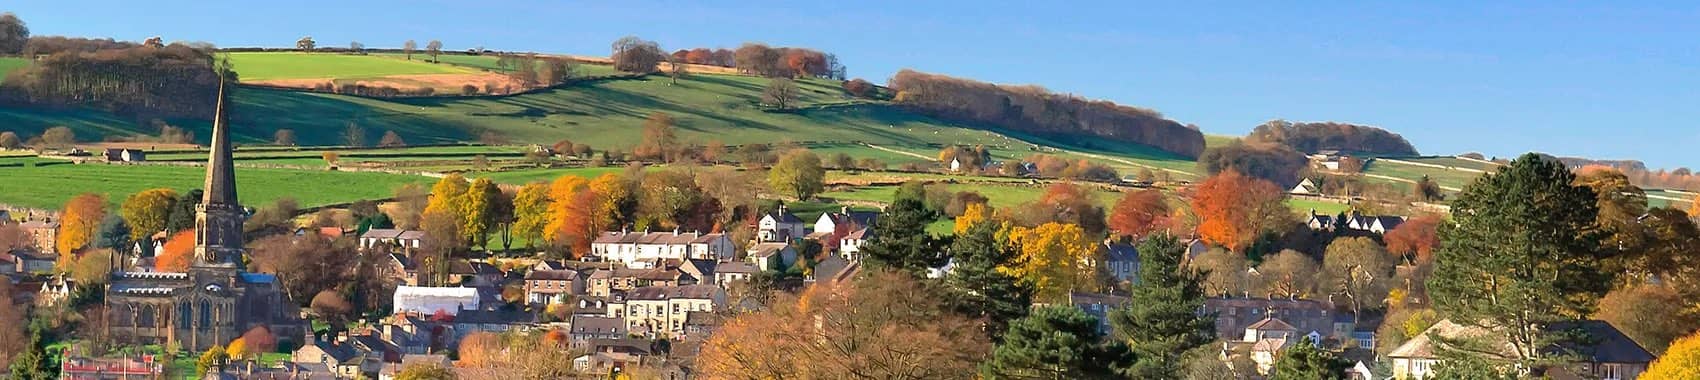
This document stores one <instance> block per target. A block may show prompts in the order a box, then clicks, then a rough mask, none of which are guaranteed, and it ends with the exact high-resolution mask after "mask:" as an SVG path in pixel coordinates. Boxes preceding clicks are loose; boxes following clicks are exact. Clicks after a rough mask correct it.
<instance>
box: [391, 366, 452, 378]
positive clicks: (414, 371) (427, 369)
mask: <svg viewBox="0 0 1700 380" xmlns="http://www.w3.org/2000/svg"><path fill="white" fill-rule="evenodd" d="M457 378H458V377H457V376H455V372H454V370H451V369H449V368H444V367H443V366H441V365H437V364H432V363H413V364H408V365H407V366H406V367H402V368H401V371H400V372H397V373H396V375H395V379H396V380H455V379H457Z"/></svg>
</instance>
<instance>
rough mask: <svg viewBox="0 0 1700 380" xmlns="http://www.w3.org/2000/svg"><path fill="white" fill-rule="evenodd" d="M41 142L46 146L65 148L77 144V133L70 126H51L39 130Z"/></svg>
mask: <svg viewBox="0 0 1700 380" xmlns="http://www.w3.org/2000/svg"><path fill="white" fill-rule="evenodd" d="M41 143H42V145H43V146H45V147H47V148H54V149H65V148H70V147H71V146H72V145H76V144H77V133H76V132H74V131H72V130H71V128H70V127H53V128H48V129H47V130H46V131H42V132H41Z"/></svg>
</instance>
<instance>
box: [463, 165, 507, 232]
mask: <svg viewBox="0 0 1700 380" xmlns="http://www.w3.org/2000/svg"><path fill="white" fill-rule="evenodd" d="M501 192H502V190H501V189H498V188H496V183H495V182H492V181H490V179H489V178H479V179H477V180H473V181H472V185H471V186H470V187H468V188H467V189H466V194H463V195H462V197H463V198H464V199H462V200H461V203H460V205H461V207H462V213H461V217H462V218H463V219H462V221H463V223H464V224H463V225H462V227H461V231H462V232H464V233H465V234H466V239H467V240H470V241H476V242H479V243H483V242H484V240H485V239H484V238H485V237H486V236H489V233H490V224H491V223H492V221H493V220H494V218H495V211H496V210H495V204H496V201H497V200H496V197H498V196H500V195H501Z"/></svg>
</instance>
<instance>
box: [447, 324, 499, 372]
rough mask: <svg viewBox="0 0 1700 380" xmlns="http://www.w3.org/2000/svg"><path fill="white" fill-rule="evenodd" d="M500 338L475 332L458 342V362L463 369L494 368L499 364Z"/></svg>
mask: <svg viewBox="0 0 1700 380" xmlns="http://www.w3.org/2000/svg"><path fill="white" fill-rule="evenodd" d="M502 346H503V345H502V337H500V336H497V335H496V334H495V333H491V332H486V331H475V332H473V333H471V334H467V336H466V337H465V338H461V340H460V349H459V350H458V351H457V353H459V354H460V361H459V362H458V363H457V365H459V366H461V367H464V368H495V367H496V366H497V365H498V364H500V363H501V358H500V357H499V355H501V351H502V349H503V347H502Z"/></svg>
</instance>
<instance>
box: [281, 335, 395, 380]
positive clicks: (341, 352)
mask: <svg viewBox="0 0 1700 380" xmlns="http://www.w3.org/2000/svg"><path fill="white" fill-rule="evenodd" d="M382 356H383V355H382V354H381V353H379V354H376V355H374V354H373V353H372V352H371V351H366V350H362V349H360V348H359V347H356V345H355V344H353V343H350V342H349V339H348V336H347V335H346V334H345V335H338V336H336V337H334V340H319V339H315V338H314V337H313V334H312V333H311V332H308V333H307V334H306V344H304V345H302V346H301V348H299V349H296V350H295V352H293V353H291V354H290V361H291V362H295V363H298V364H315V365H322V366H325V367H326V368H328V369H329V370H330V372H331V373H334V374H336V376H338V377H340V378H349V379H352V378H356V377H360V376H367V375H368V374H376V373H378V371H380V370H383V367H384V361H383V357H382Z"/></svg>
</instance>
